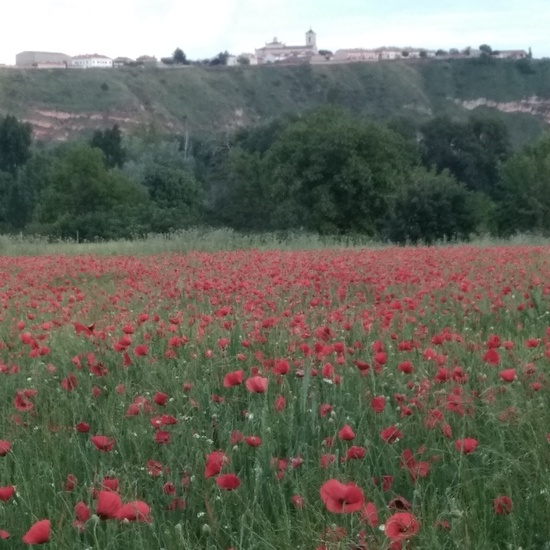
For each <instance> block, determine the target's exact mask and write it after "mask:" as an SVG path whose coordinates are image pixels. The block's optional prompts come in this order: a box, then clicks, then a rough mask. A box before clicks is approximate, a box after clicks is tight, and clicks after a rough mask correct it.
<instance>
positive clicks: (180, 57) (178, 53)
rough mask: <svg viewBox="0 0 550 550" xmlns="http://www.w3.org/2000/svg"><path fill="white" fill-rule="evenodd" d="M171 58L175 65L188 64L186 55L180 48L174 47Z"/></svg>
mask: <svg viewBox="0 0 550 550" xmlns="http://www.w3.org/2000/svg"><path fill="white" fill-rule="evenodd" d="M172 59H173V60H174V64H175V65H189V61H187V56H186V55H185V53H183V50H182V49H181V48H176V49H175V50H174V53H173V54H172Z"/></svg>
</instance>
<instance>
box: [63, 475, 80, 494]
mask: <svg viewBox="0 0 550 550" xmlns="http://www.w3.org/2000/svg"><path fill="white" fill-rule="evenodd" d="M77 483H78V480H77V479H76V477H75V476H74V475H73V474H69V475H68V476H67V479H66V480H65V491H73V490H74V488H75V487H76V485H77Z"/></svg>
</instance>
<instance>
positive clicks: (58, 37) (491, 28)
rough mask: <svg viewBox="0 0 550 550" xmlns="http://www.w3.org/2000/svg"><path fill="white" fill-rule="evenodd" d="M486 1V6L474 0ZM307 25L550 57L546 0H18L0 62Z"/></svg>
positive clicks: (208, 50)
mask: <svg viewBox="0 0 550 550" xmlns="http://www.w3.org/2000/svg"><path fill="white" fill-rule="evenodd" d="M480 4H483V5H480ZM310 27H311V28H313V30H314V31H315V32H316V33H317V44H318V47H319V48H322V49H328V50H332V51H335V50H337V49H339V48H374V47H378V46H398V47H406V46H413V47H422V48H427V49H437V48H443V49H449V48H459V49H463V48H465V47H467V46H471V47H473V48H477V47H478V46H479V45H480V44H484V43H486V44H489V45H490V46H491V47H492V48H493V49H528V48H529V47H531V48H532V50H533V54H534V56H535V57H537V58H539V57H550V40H548V29H549V28H550V10H549V9H548V4H547V0H524V1H521V2H520V0H484V2H483V3H480V2H478V1H477V0H462V1H461V2H453V3H451V2H445V1H439V2H435V1H431V0H417V1H416V2H414V3H409V2H405V1H404V0H384V1H383V2H375V1H371V0H338V2H331V3H328V2H319V1H318V0H316V1H313V0H294V1H291V0H270V2H269V3H266V2H265V1H261V0H201V2H197V3H193V5H189V3H186V2H181V1H177V0H117V1H116V2H112V1H110V0H109V1H107V0H94V1H93V2H89V1H85V0H84V1H79V2H74V0H48V2H44V1H43V0H19V1H18V2H10V4H9V5H8V6H6V7H1V8H0V63H2V64H9V65H13V64H14V63H15V55H16V54H17V53H19V52H22V51H25V50H41V51H58V52H62V53H66V54H68V55H71V56H74V55H77V54H85V53H99V54H103V55H107V56H109V57H113V58H114V57H117V56H127V57H131V58H136V57H138V56H140V55H144V54H147V55H155V56H157V57H158V58H160V57H165V56H170V55H171V54H172V52H173V51H174V49H175V48H176V47H179V48H181V49H182V50H183V51H184V52H185V53H186V55H187V57H188V58H190V59H203V58H209V57H214V56H215V55H216V54H217V53H218V52H220V51H225V50H227V51H229V52H230V53H232V54H235V55H238V54H240V53H242V52H253V51H254V49H255V48H258V47H261V46H263V45H264V44H265V43H266V42H269V41H271V40H272V39H273V37H275V36H276V37H277V38H278V39H279V40H281V41H282V42H285V43H287V44H302V43H303V40H304V38H303V37H304V32H305V31H306V30H307V29H309V28H310Z"/></svg>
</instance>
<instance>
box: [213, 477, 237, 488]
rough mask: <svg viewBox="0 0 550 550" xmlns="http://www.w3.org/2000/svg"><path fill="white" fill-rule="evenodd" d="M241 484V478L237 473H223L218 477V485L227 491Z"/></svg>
mask: <svg viewBox="0 0 550 550" xmlns="http://www.w3.org/2000/svg"><path fill="white" fill-rule="evenodd" d="M240 484H241V480H240V479H239V478H238V477H237V476H236V475H235V474H222V475H219V476H218V477H217V478H216V485H217V486H218V487H219V488H220V489H225V490H226V491H233V489H236V488H237V487H238V486H239V485H240Z"/></svg>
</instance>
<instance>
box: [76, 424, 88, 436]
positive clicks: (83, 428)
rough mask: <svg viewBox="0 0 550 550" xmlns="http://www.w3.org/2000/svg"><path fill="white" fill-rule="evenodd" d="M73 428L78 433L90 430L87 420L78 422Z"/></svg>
mask: <svg viewBox="0 0 550 550" xmlns="http://www.w3.org/2000/svg"><path fill="white" fill-rule="evenodd" d="M75 430H76V431H77V432H80V433H83V434H85V433H88V432H89V431H90V425H89V424H88V423H87V422H79V423H78V424H77V425H76V426H75Z"/></svg>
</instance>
